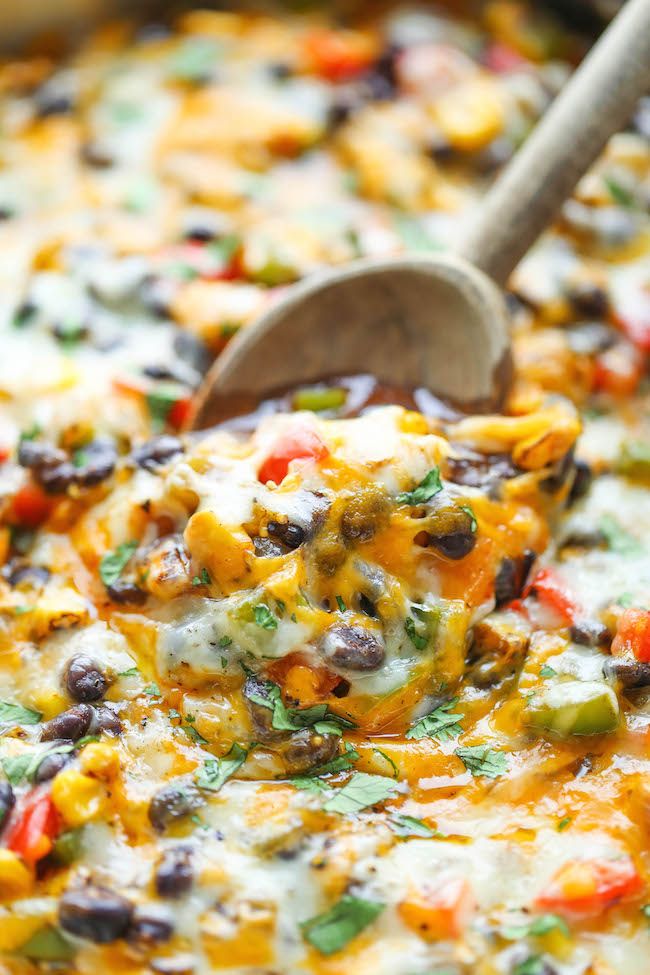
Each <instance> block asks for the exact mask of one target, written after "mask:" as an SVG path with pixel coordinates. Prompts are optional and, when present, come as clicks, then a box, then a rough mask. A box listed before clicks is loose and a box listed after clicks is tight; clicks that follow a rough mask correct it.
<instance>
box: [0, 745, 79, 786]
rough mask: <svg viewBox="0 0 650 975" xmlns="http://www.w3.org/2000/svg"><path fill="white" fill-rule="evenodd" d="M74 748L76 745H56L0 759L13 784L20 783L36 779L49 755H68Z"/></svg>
mask: <svg viewBox="0 0 650 975" xmlns="http://www.w3.org/2000/svg"><path fill="white" fill-rule="evenodd" d="M74 749H75V745H56V746H55V747H54V748H46V749H43V750H42V751H38V752H26V753H24V754H23V755H15V756H13V757H10V758H3V759H0V764H2V768H3V770H4V773H5V775H6V776H7V779H8V780H9V782H10V783H11V785H20V783H21V782H33V781H34V778H35V776H36V773H37V772H38V769H39V767H40V765H41V763H42V762H43V760H44V759H45V758H46V757H47V756H48V755H67V754H68V753H69V752H72V751H74Z"/></svg>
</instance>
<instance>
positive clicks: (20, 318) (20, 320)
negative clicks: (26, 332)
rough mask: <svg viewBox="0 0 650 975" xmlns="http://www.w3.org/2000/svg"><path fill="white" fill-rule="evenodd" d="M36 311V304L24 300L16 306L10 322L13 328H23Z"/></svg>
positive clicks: (34, 315)
mask: <svg viewBox="0 0 650 975" xmlns="http://www.w3.org/2000/svg"><path fill="white" fill-rule="evenodd" d="M37 312H38V308H37V307H36V305H33V304H32V303H31V301H24V302H23V303H22V305H19V306H18V308H16V310H15V312H14V314H13V317H12V319H11V324H12V325H13V327H14V328H24V327H25V326H26V325H29V324H30V323H31V322H32V321H33V320H34V318H35V317H36V314H37Z"/></svg>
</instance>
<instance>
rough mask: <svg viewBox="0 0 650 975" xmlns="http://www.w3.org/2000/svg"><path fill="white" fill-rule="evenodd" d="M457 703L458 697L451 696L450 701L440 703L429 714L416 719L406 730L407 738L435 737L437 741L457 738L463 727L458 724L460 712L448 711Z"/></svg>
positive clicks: (460, 716)
mask: <svg viewBox="0 0 650 975" xmlns="http://www.w3.org/2000/svg"><path fill="white" fill-rule="evenodd" d="M457 704H458V698H457V697H453V698H452V699H451V701H447V702H446V703H445V704H440V705H439V706H438V707H437V708H435V709H434V710H433V711H431V712H430V713H429V714H425V716H424V717H423V718H420V720H419V721H416V722H415V724H413V725H412V726H411V727H410V728H409V730H408V731H407V732H406V737H407V738H414V739H416V741H417V740H418V739H420V738H437V739H438V741H449V740H450V739H452V738H457V737H458V735H460V734H461V732H462V730H463V728H462V725H461V724H459V721H460V719H461V718H462V717H463V715H462V714H453V713H450V712H451V711H452V710H453V708H455V707H456V705H457Z"/></svg>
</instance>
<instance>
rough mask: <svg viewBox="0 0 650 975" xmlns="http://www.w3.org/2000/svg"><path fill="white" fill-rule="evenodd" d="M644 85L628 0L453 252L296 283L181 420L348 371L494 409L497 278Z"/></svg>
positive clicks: (501, 390) (632, 1)
mask: <svg viewBox="0 0 650 975" xmlns="http://www.w3.org/2000/svg"><path fill="white" fill-rule="evenodd" d="M649 88H650V0H627V2H626V3H625V4H624V6H623V8H622V10H621V12H620V13H619V14H618V16H617V17H616V18H615V20H614V21H613V23H612V24H611V25H610V27H609V28H608V29H607V30H606V31H605V33H604V35H603V36H602V37H601V38H600V40H599V41H598V43H597V44H596V45H595V46H594V47H593V48H592V50H591V51H590V53H589V55H588V56H587V57H586V58H585V60H584V61H583V62H582V64H581V65H580V67H579V68H578V69H577V71H575V72H574V74H573V76H572V78H571V80H570V81H569V82H568V84H567V85H565V86H564V88H563V90H562V92H561V94H560V95H559V96H558V97H557V98H556V100H555V102H554V103H553V105H552V106H551V108H550V109H549V111H548V112H547V113H546V114H545V115H544V117H543V119H542V121H541V122H540V123H539V124H538V126H537V127H536V129H535V130H534V132H533V133H532V134H531V135H530V136H529V137H528V139H527V140H526V142H525V143H524V145H523V147H522V148H521V149H520V150H519V152H518V153H517V154H516V156H515V157H514V159H513V160H512V162H511V163H510V164H509V165H508V166H507V168H506V169H505V170H504V172H503V173H502V174H501V176H500V177H499V179H498V180H497V181H496V183H495V184H494V185H493V186H492V187H491V189H490V190H489V192H488V193H487V195H486V197H485V199H484V200H483V201H482V204H481V207H480V210H479V213H478V217H477V219H476V220H475V221H474V224H473V225H471V226H470V227H469V230H468V232H467V233H466V234H465V236H464V238H463V239H461V241H460V245H459V247H458V255H457V256H447V255H438V254H435V255H427V256H419V257H418V256H407V257H397V258H390V259H386V260H364V261H357V262H354V263H352V264H349V265H347V266H345V267H343V268H340V269H336V270H332V271H328V272H324V273H322V274H319V275H315V276H313V277H311V278H308V279H307V280H306V281H304V282H302V283H301V284H298V285H296V286H294V287H293V288H291V289H290V290H288V291H287V292H286V293H285V295H284V296H283V297H282V299H281V300H280V301H279V302H278V303H277V304H275V305H274V306H273V307H271V308H270V309H269V311H267V313H266V314H265V315H263V316H262V317H261V318H259V319H258V320H257V321H256V322H254V323H253V324H252V325H250V326H248V327H247V328H246V329H244V330H243V331H242V332H240V333H239V334H238V335H237V336H235V338H234V339H233V340H232V342H231V343H230V345H228V347H227V348H226V350H225V352H224V353H223V354H222V355H221V356H220V357H219V359H218V360H217V361H216V363H215V364H214V365H213V367H212V369H211V370H210V371H209V372H208V374H207V376H206V378H205V380H204V382H203V385H202V387H201V389H200V390H199V392H198V395H197V397H196V403H195V407H194V412H193V415H192V416H191V418H190V427H191V428H192V429H201V428H203V427H206V426H210V425H212V424H215V423H219V422H221V421H223V420H227V419H230V418H231V417H233V416H234V415H236V414H238V413H242V412H246V411H248V410H250V409H251V407H254V406H255V405H256V404H257V403H258V402H259V401H261V400H263V399H265V398H267V397H268V396H270V395H272V394H274V393H277V392H279V391H285V390H287V389H290V388H291V387H295V386H297V385H300V384H301V383H309V382H314V381H315V380H320V379H326V378H328V377H332V376H337V375H339V376H340V375H353V374H358V373H371V374H372V375H374V376H375V378H376V379H378V380H380V381H381V382H383V383H386V384H387V385H389V386H394V387H402V388H406V389H415V388H417V387H419V386H423V387H425V388H427V389H429V390H430V391H431V392H432V393H434V394H435V395H436V396H439V397H442V398H443V399H448V400H450V401H451V402H452V403H454V404H455V405H457V406H459V407H462V408H463V409H465V410H471V411H475V412H485V411H490V410H495V409H499V408H500V407H501V406H502V405H503V402H504V400H505V397H506V395H507V392H508V386H509V383H510V379H511V374H512V368H511V358H510V352H509V335H508V321H507V316H506V309H505V302H504V300H503V296H502V295H501V293H500V290H499V286H503V285H504V284H505V282H506V281H507V279H508V276H509V274H510V273H511V271H512V270H513V269H514V268H515V267H516V265H517V263H518V262H519V261H520V260H521V258H522V257H523V256H524V254H525V253H526V251H527V250H528V248H529V247H530V246H531V245H532V244H533V243H534V242H535V240H536V239H537V237H538V236H539V234H540V233H541V232H542V230H544V228H545V227H546V226H547V225H548V223H549V222H550V221H551V220H552V219H553V217H554V216H555V215H556V213H557V212H558V210H559V208H560V206H561V205H562V203H563V202H564V200H565V199H566V198H567V196H568V195H569V194H570V193H571V192H572V190H573V189H574V187H575V186H576V184H577V182H578V180H579V179H580V177H581V176H582V175H583V173H584V172H585V171H586V170H587V169H588V167H589V166H590V165H591V163H592V162H593V161H594V160H595V159H596V157H597V156H598V154H599V153H600V152H601V150H602V149H603V147H604V145H605V143H606V142H607V139H608V138H609V137H610V136H611V135H612V134H613V133H614V132H616V131H617V130H618V129H619V128H620V127H621V126H622V125H624V124H625V122H626V121H627V119H628V118H629V117H630V114H631V113H632V110H633V107H634V105H635V103H636V101H637V99H638V98H639V97H640V96H641V95H643V94H644V93H645V92H646V91H647V90H648V89H649Z"/></svg>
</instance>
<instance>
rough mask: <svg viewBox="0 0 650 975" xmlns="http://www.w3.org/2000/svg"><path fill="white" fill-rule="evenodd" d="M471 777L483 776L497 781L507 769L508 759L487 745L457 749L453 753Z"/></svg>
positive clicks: (502, 753)
mask: <svg viewBox="0 0 650 975" xmlns="http://www.w3.org/2000/svg"><path fill="white" fill-rule="evenodd" d="M454 754H455V755H457V756H458V757H459V759H460V760H461V762H462V763H463V765H464V766H465V768H466V769H467V771H468V772H471V773H472V775H475V776H478V775H485V776H486V777H487V778H489V779H498V777H499V776H500V775H503V773H504V772H506V771H507V769H508V759H507V758H506V755H505V753H504V752H500V751H497V750H496V749H494V748H488V746H487V745H472V746H469V747H467V748H457V749H456V751H455V753H454Z"/></svg>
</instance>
